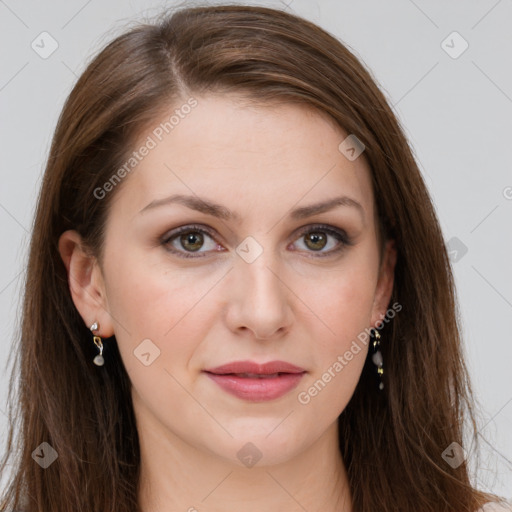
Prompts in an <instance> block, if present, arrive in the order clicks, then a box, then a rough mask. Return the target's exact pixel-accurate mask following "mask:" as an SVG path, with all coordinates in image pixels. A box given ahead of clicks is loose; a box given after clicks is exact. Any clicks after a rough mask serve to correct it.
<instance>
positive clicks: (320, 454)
mask: <svg viewBox="0 0 512 512" xmlns="http://www.w3.org/2000/svg"><path fill="white" fill-rule="evenodd" d="M137 426H138V432H139V440H140V448H141V478H140V484H139V503H140V507H141V511H142V512H170V511H174V510H182V511H183V512H200V511H206V510H207V511H208V512H231V511H233V512H234V511H237V512H238V511H239V510H244V511H245V512H260V511H261V510H265V511H266V512H277V511H279V510H287V511H290V512H291V511H297V512H299V511H300V512H303V511H304V510H307V511H313V510H322V511H323V512H352V508H351V499H350V491H349V487H348V480H347V475H346V471H345V466H344V464H343V461H342V458H341V454H340V452H339V447H338V425H337V422H335V423H334V424H333V425H332V426H331V428H329V429H328V430H327V431H326V432H325V433H324V434H323V435H322V436H321V437H320V438H319V439H318V440H317V441H316V442H315V443H313V445H311V446H309V447H307V448H306V449H304V450H303V451H301V452H300V453H297V454H296V455H295V456H294V457H293V458H292V459H289V460H287V461H286V462H283V463H281V464H275V465H271V466H265V464H264V459H261V460H260V461H259V462H258V463H257V464H256V465H254V466H253V467H251V468H248V467H244V466H242V465H239V464H236V463H234V462H233V461H230V460H228V459H222V458H219V457H218V456H217V455H215V454H213V453H211V452H209V451H208V450H206V449H201V448H200V447H197V446H191V445H190V444H188V443H186V442H185V441H184V440H183V439H181V438H180V437H179V436H177V435H175V434H174V433H172V432H169V430H168V429H166V428H165V427H164V426H163V425H161V424H159V423H156V422H155V423H152V422H151V421H150V420H148V419H147V418H146V419H144V418H138V421H137Z"/></svg>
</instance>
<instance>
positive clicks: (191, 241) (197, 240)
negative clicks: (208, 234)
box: [180, 231, 204, 251]
mask: <svg viewBox="0 0 512 512" xmlns="http://www.w3.org/2000/svg"><path fill="white" fill-rule="evenodd" d="M180 243H181V246H182V247H183V248H184V249H186V250H188V251H198V250H199V249H201V247H202V245H203V243H204V237H203V235H202V234H201V233H199V232H198V231H191V232H189V233H184V234H182V235H181V236H180Z"/></svg>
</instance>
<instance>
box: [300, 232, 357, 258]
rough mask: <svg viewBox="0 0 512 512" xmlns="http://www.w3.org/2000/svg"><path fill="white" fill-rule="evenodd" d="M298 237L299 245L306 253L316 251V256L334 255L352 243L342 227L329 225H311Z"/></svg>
mask: <svg viewBox="0 0 512 512" xmlns="http://www.w3.org/2000/svg"><path fill="white" fill-rule="evenodd" d="M299 235H300V236H299V238H298V239H296V242H295V244H296V245H297V247H298V248H299V249H300V250H301V251H303V252H306V253H308V252H309V253H316V254H314V256H317V257H323V256H334V255H335V254H337V253H339V252H340V251H342V250H343V249H345V248H347V247H348V246H350V245H352V240H351V238H350V237H349V236H348V235H347V233H346V232H345V231H343V230H341V229H338V228H335V227H331V226H329V225H325V226H324V225H323V224H320V225H317V226H309V227H307V228H306V229H303V230H302V232H301V233H299Z"/></svg>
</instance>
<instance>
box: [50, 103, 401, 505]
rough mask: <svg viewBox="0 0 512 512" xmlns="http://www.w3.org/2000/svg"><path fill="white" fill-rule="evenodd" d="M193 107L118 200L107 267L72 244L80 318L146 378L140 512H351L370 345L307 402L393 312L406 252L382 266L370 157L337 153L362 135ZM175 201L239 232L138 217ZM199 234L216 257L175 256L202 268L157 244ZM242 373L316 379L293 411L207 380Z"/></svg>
mask: <svg viewBox="0 0 512 512" xmlns="http://www.w3.org/2000/svg"><path fill="white" fill-rule="evenodd" d="M196 98H197V100H198V106H197V107H196V108H195V109H193V110H192V111H191V113H190V114H188V115H187V116H186V117H185V118H184V119H182V120H180V123H179V124H178V125H177V126H176V127H175V128H174V130H173V131H172V132H171V133H170V134H169V135H167V136H165V137H164V139H163V140H162V141H161V142H160V143H159V144H158V145H157V147H155V148H154V149H152V150H151V151H150V152H149V154H148V155H147V156H146V157H145V158H144V159H143V160H142V161H141V162H140V163H139V164H138V165H137V167H136V169H135V170H134V171H133V172H132V173H131V174H130V175H128V176H127V177H126V178H124V181H123V183H122V186H120V188H119V190H116V191H115V196H114V201H113V204H112V209H111V211H110V214H109V217H108V220H107V226H106V242H105V248H104V259H103V261H102V264H101V265H100V264H99V262H98V261H97V260H96V259H94V258H93V257H90V256H87V254H86V253H85V252H84V251H82V249H81V246H80V237H79V236H78V234H77V233H76V232H74V231H67V232H65V233H64V234H63V235H62V237H61V239H60V244H59V249H60V252H61V255H62V259H63V261H64V263H65V265H66V267H67V269H68V273H69V278H70V289H71V293H72V297H73V300H74V303H75V305H76V307H77V309H78V311H79V312H80V314H81V316H82V317H83V319H84V322H85V324H86V325H87V326H88V327H89V326H90V325H91V324H92V323H93V322H94V321H98V323H99V326H100V328H99V334H100V335H101V336H102V337H103V338H106V337H109V336H112V335H114V334H115V336H116V339H117V342H118V345H119V349H120V352H121V356H122V359H123V362H124V364H125V367H126V370H127V372H128V374H129V377H130V380H131V382H132V396H133V406H134V410H135V415H136V419H137V428H138V433H139V439H140V444H141V455H142V456H141V484H140V494H139V496H140V503H141V506H142V510H144V511H148V512H149V511H151V512H160V511H162V512H163V511H164V510H165V511H168V510H183V511H187V510H189V511H190V512H192V511H193V510H201V511H203V510H208V511H216V512H217V511H223V512H229V511H234V510H237V511H238V510H245V511H248V512H253V511H254V512H255V511H261V510H268V511H277V510H287V511H290V512H292V511H299V510H300V511H302V510H304V509H306V510H308V511H317V510H318V511H320V510H322V511H335V510H336V511H340V510H341V511H351V510H352V507H351V497H350V493H349V491H348V487H347V477H346V472H345V467H344V464H343V460H342V458H341V455H340V453H339V449H338V429H337V417H338V416H339V415H340V413H341V412H342V411H343V409H344V408H345V406H346V405H347V403H348V401H349V399H350V398H351V396H352V394H353V392H354V389H355V387H356V385H357V382H358V380H359V377H360V375H361V371H362V368H363V364H364V360H365V357H366V353H367V350H368V347H367V346H365V345H362V350H361V351H359V353H358V354H356V355H355V356H354V357H353V359H352V360H351V361H350V362H348V363H347V364H346V366H344V368H343V370H342V371H341V372H339V373H337V374H336V376H335V377H334V378H332V379H331V381H330V382H329V383H328V384H327V385H326V386H325V387H324V388H323V389H322V390H321V392H319V393H318V394H317V395H316V396H315V397H313V398H312V399H311V401H310V402H309V403H308V404H301V403H300V402H299V401H298V398H297V397H298V394H299V392H301V391H304V390H307V389H308V388H309V387H310V386H311V385H312V383H314V382H315V381H317V380H318V379H319V378H321V376H322V374H323V373H324V372H325V371H326V370H327V369H328V368H329V367H332V365H333V363H334V362H335V361H336V360H337V358H338V356H339V355H343V354H344V353H345V352H346V351H347V350H348V349H349V348H350V346H351V344H352V342H353V341H354V340H356V339H357V336H358V334H360V333H361V332H363V331H364V329H365V328H369V327H370V326H375V324H376V323H377V322H378V321H379V320H380V319H381V318H382V317H383V316H384V315H385V313H386V311H387V309H388V307H389V302H390V297H391V292H392V287H393V279H394V267H395V261H396V250H395V247H394V244H393V242H391V241H390V242H387V244H386V245H385V249H384V253H383V255H382V256H383V257H382V264H381V265H380V266H379V263H380V260H379V241H378V235H377V224H376V221H377V219H376V212H375V208H374V196H373V191H372V186H371V181H370V170H369V167H368V164H367V161H366V160H365V158H364V153H363V154H362V155H361V156H359V157H358V158H357V159H355V160H354V161H350V160H348V159H347V158H346V157H345V156H344V155H343V154H342V153H341V152H340V151H339V150H338V146H339V144H340V142H341V141H342V140H344V139H345V137H346V136H347V135H348V134H347V133H345V132H343V131H342V130H341V129H340V128H339V127H337V126H336V125H335V124H334V122H332V121H331V120H330V119H329V118H328V117H326V116H325V115H324V114H321V113H319V112H317V111H314V110H311V109H309V108H307V107H302V106H297V105H279V106H272V107H268V106H265V107H262V106H258V107H254V106H248V105H247V104H245V103H244V102H243V101H241V99H240V98H235V97H234V96H226V95H216V96H214V95H211V94H210V95H208V96H196ZM175 107H176V106H175V105H173V106H172V108H169V112H170V113H172V111H173V109H174V108H175ZM168 117H169V114H166V116H164V117H163V118H162V119H165V118H167V119H168ZM159 122H160V120H156V121H155V126H157V125H158V124H159ZM150 134H151V131H148V132H147V133H145V134H143V136H142V137H141V141H144V140H146V137H147V136H148V135H150ZM141 143H142V142H141ZM137 147H139V146H137ZM111 193H112V192H111ZM171 194H186V195H192V196H199V197H201V198H207V199H209V200H212V201H214V202H215V203H218V204H221V205H223V206H224V207H226V208H228V209H229V210H231V211H234V212H236V213H238V215H239V216H240V219H239V220H238V221H235V220H221V219H218V218H215V217H213V216H211V215H208V214H206V213H201V212H198V211H194V210H192V209H189V208H187V207H186V206H184V205H181V204H177V203H175V204H167V205H165V206H161V207H156V208H150V209H148V210H146V211H145V212H144V213H139V212H140V210H141V209H143V208H144V207H145V206H146V205H148V204H149V203H151V202H152V201H154V200H159V199H162V198H165V197H168V196H170V195H171ZM341 195H345V196H349V197H350V198H352V199H354V200H355V201H357V202H358V203H360V205H361V206H362V210H363V214H361V213H360V211H359V210H358V209H357V208H355V207H351V206H340V207H336V208H334V209H332V210H330V211H328V212H324V213H319V214H316V215H314V216H313V217H309V218H306V219H300V220H293V219H291V218H290V216H289V213H290V211H291V210H292V209H295V208H298V207H302V206H306V205H311V204H314V203H317V202H320V201H324V200H326V199H330V198H333V197H336V196H341ZM192 223H195V224H201V225H202V226H205V227H210V228H211V229H212V232H213V235H212V237H210V236H208V235H207V234H205V235H204V239H203V245H202V246H201V243H200V242H199V245H198V246H200V249H199V254H200V256H201V255H206V256H204V257H196V258H180V257H179V256H178V255H176V254H173V253H171V252H169V250H168V249H166V247H169V246H170V247H173V248H174V249H175V250H176V251H181V253H182V254H183V253H185V254H187V249H188V254H192V256H194V255H195V256H198V253H197V252H193V251H191V250H190V247H198V246H196V245H194V243H197V242H192V245H190V244H189V245H187V244H186V240H185V246H184V245H182V244H180V237H179V236H177V237H175V238H174V241H173V242H168V243H167V246H166V245H165V243H163V242H161V241H160V239H161V238H163V237H164V235H166V234H168V233H170V231H171V230H173V229H175V228H177V227H180V226H186V225H189V224H192ZM318 223H322V224H327V225H329V226H332V227H333V228H337V229H341V230H344V231H345V232H346V233H347V234H348V236H349V237H350V239H351V242H352V243H351V245H346V246H344V247H343V248H342V250H341V251H340V252H337V253H335V252H331V255H329V256H325V257H322V256H319V255H318V254H319V253H320V254H321V253H324V254H327V253H329V251H332V249H334V248H336V247H338V246H339V244H340V243H341V242H339V241H338V239H336V238H335V237H334V236H332V235H329V236H328V238H327V245H325V246H323V245H322V243H321V242H320V243H319V242H318V240H317V241H316V243H315V241H314V240H310V239H311V233H315V232H316V233H318V232H319V231H320V232H321V231H322V230H321V229H318V228H315V224H318ZM300 228H308V231H307V232H306V233H301V229H300ZM308 233H309V238H308ZM196 235H197V233H196ZM248 236H251V237H253V238H254V239H255V240H256V241H257V243H258V244H259V245H260V246H261V248H262V249H263V252H262V254H261V255H260V256H259V257H258V258H256V259H255V261H253V262H252V263H247V262H246V261H245V260H244V259H243V258H242V257H240V256H239V254H238V253H237V252H236V248H237V247H238V246H239V245H240V244H241V243H242V241H244V239H245V238H246V237H248ZM324 236H325V232H324ZM196 240H197V239H196ZM308 240H309V243H308ZM315 249H316V250H315ZM144 339H150V340H151V342H152V343H153V344H154V345H155V346H157V347H158V349H159V350H160V355H159V357H157V358H156V359H155V360H154V361H153V362H152V363H151V364H150V365H149V366H145V365H144V364H142V363H141V361H140V360H139V359H138V358H137V357H136V356H135V355H134V350H136V348H137V347H138V346H139V344H140V343H141V341H142V340H144ZM383 342H385V340H383ZM91 343H92V338H91ZM106 343H107V342H106ZM152 350H153V349H152ZM234 360H255V361H258V362H267V361H272V360H284V361H288V362H290V363H292V364H295V365H297V366H300V367H302V368H304V369H306V370H307V374H306V375H305V376H304V377H303V379H302V381H301V383H300V384H299V386H298V387H297V388H296V389H294V390H292V391H291V392H289V393H288V394H286V395H285V396H283V397H281V398H278V399H275V400H272V401H267V402H257V403H254V402H248V401H244V400H242V399H239V398H237V397H235V396H232V395H230V394H227V393H226V392H225V391H223V390H222V389H220V388H219V387H218V386H217V384H215V383H214V382H213V381H212V380H211V379H210V378H208V377H207V376H206V375H205V374H204V373H202V370H203V369H205V368H212V367H215V366H218V365H221V364H224V363H227V362H231V361H234ZM98 371H108V369H107V368H106V367H104V368H98ZM376 392H377V389H376ZM248 442H251V443H253V445H255V446H256V448H257V450H258V451H259V452H260V453H261V455H262V457H261V459H260V460H259V461H258V463H257V464H256V465H254V466H253V467H246V466H245V465H244V464H243V463H242V462H241V461H240V460H239V459H238V458H237V452H238V451H239V450H240V449H241V448H242V447H243V446H244V445H245V444H246V443H248Z"/></svg>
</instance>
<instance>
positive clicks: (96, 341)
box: [90, 322, 105, 366]
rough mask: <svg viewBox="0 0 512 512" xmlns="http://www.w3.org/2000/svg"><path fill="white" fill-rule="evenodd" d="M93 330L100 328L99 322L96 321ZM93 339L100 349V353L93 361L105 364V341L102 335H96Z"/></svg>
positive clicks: (96, 363)
mask: <svg viewBox="0 0 512 512" xmlns="http://www.w3.org/2000/svg"><path fill="white" fill-rule="evenodd" d="M90 329H91V332H93V331H97V330H98V322H94V323H93V324H92V325H91V327H90ZM92 340H93V341H94V344H95V345H96V346H97V347H98V348H99V349H100V353H99V354H98V355H97V356H96V357H95V358H94V360H93V362H94V364H95V365H96V366H103V365H104V364H105V359H103V343H102V341H101V337H100V336H96V335H94V336H93V338H92Z"/></svg>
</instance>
